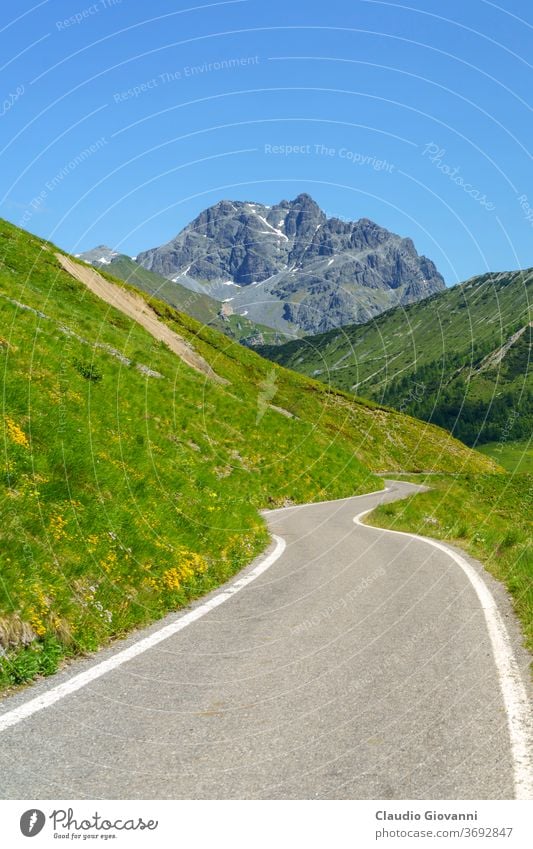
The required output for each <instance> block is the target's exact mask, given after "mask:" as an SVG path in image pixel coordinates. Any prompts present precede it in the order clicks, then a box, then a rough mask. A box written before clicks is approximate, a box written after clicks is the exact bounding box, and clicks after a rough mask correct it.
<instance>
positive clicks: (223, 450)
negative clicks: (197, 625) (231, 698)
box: [0, 221, 496, 686]
mask: <svg viewBox="0 0 533 849" xmlns="http://www.w3.org/2000/svg"><path fill="white" fill-rule="evenodd" d="M151 302H152V303H155V302H154V301H153V299H152V301H151ZM156 306H157V309H158V311H159V313H160V315H161V316H162V317H163V318H164V320H166V321H168V323H169V324H171V325H172V326H173V327H174V328H175V329H176V330H177V331H178V332H179V333H181V334H182V335H183V336H184V337H186V338H188V339H190V340H191V342H192V343H193V345H194V347H195V348H196V349H197V350H198V351H199V352H200V353H201V354H202V355H203V356H204V357H205V358H206V359H207V360H208V361H209V362H210V364H211V365H212V367H213V368H214V370H215V371H216V372H217V373H218V374H219V375H221V376H223V377H225V378H226V379H227V380H228V381H229V383H228V384H227V385H219V384H215V383H213V382H211V381H209V380H206V379H205V378H204V377H203V376H202V375H201V374H199V373H197V372H195V371H193V370H192V369H190V368H189V367H187V366H186V365H185V364H183V363H182V362H181V360H179V359H178V358H177V357H176V356H175V355H173V354H172V353H171V352H170V351H168V349H166V348H165V347H164V346H163V345H161V344H160V343H157V342H155V341H154V340H153V339H152V337H150V336H149V335H148V334H147V333H146V332H145V331H144V330H143V329H142V328H140V327H139V326H138V325H137V324H135V323H134V322H132V321H130V320H128V319H127V318H125V317H124V316H123V315H122V314H121V313H118V312H117V311H115V310H113V309H110V308H108V307H107V305H106V304H104V303H103V302H102V301H100V300H98V299H97V298H96V297H94V296H93V295H92V294H91V293H90V292H89V291H88V290H87V289H86V288H85V287H84V286H83V284H81V283H79V282H77V281H76V280H74V279H73V278H72V277H70V276H69V275H68V274H67V273H66V272H65V271H64V270H63V269H62V268H61V267H60V266H59V264H58V261H57V259H56V258H55V256H54V248H53V246H49V245H48V246H47V245H46V244H45V243H43V242H42V241H40V240H39V239H37V238H35V237H33V236H30V235H29V234H27V233H24V232H23V231H21V230H18V229H17V228H16V227H14V226H12V225H10V224H8V223H6V222H2V221H0V311H1V317H2V325H1V326H2V331H1V332H2V338H1V339H0V357H1V358H2V360H3V363H2V369H3V375H2V389H3V395H2V411H1V419H0V420H1V422H2V425H3V427H2V436H3V442H2V445H3V451H4V457H3V468H2V483H1V487H0V511H1V521H2V528H3V542H2V548H1V551H0V578H1V580H0V655H1V657H0V685H2V686H5V685H9V684H16V683H20V682H22V681H24V680H27V679H29V678H31V677H33V676H35V675H37V674H47V673H50V672H52V671H53V670H54V669H55V668H56V666H57V663H58V662H59V660H60V659H61V658H62V657H64V656H65V655H68V654H74V653H79V652H83V651H87V650H92V649H95V648H96V647H97V646H99V645H102V644H103V643H105V642H106V641H107V640H108V639H110V638H111V637H114V636H117V635H121V634H124V633H125V632H127V631H128V630H129V629H131V628H133V627H135V626H139V625H142V624H144V623H147V622H149V621H151V620H153V619H155V618H157V617H160V616H162V615H163V614H164V613H165V612H167V611H169V610H171V609H175V608H177V607H179V606H180V605H183V604H186V603H187V602H188V601H189V600H190V599H191V598H193V597H195V596H198V595H199V594H202V593H204V592H206V591H207V590H209V589H210V588H212V587H213V586H216V585H217V584H219V583H220V582H221V581H224V580H226V579H227V578H229V577H230V576H231V575H232V574H233V573H234V572H235V571H236V570H238V569H239V568H241V567H242V566H243V565H244V564H245V563H247V562H249V561H250V560H251V559H252V557H253V556H254V555H256V554H257V553H258V552H259V551H261V550H262V549H263V548H264V546H265V545H266V543H267V533H266V530H265V526H264V523H263V520H262V519H261V517H260V516H259V514H258V509H259V508H261V507H265V506H275V505H279V504H283V503H285V502H286V501H294V502H303V501H310V500H318V499H322V498H336V497H341V496H346V495H351V494H356V493H358V492H363V491H368V490H372V489H376V488H379V487H380V485H381V481H380V480H379V479H376V478H375V476H374V475H373V473H372V472H373V471H376V470H380V469H394V468H396V469H398V468H403V469H417V468H423V469H428V468H429V469H441V470H444V469H446V470H452V471H453V470H455V471H460V470H463V471H470V472H480V471H490V470H493V469H495V468H496V467H495V466H494V465H493V464H492V461H490V460H489V459H487V458H484V457H481V455H477V454H475V453H474V452H470V451H469V450H468V449H466V448H465V447H464V446H462V445H461V444H460V443H457V442H455V441H454V440H452V439H451V438H450V437H448V436H447V435H446V434H444V433H443V432H442V431H439V430H438V429H437V428H434V427H431V426H427V425H421V424H420V422H417V421H415V420H412V419H409V418H408V417H405V416H401V415H400V414H398V413H391V412H388V411H386V410H383V409H379V408H376V407H373V406H372V405H371V404H365V403H359V402H355V401H354V400H353V399H349V398H348V397H345V396H343V395H342V394H341V393H337V392H328V391H327V390H326V389H325V388H324V387H323V386H322V385H321V384H319V383H317V382H315V381H311V380H308V379H307V378H304V377H302V376H301V375H298V374H296V373H294V372H288V371H286V370H284V369H282V368H279V367H277V366H274V365H273V364H272V363H269V362H267V361H266V360H263V359H261V358H260V357H259V356H257V355H256V354H255V353H254V352H252V351H250V350H248V349H246V348H243V347H242V346H240V345H238V344H237V343H235V342H232V341H231V340H229V339H227V338H225V337H224V336H222V335H221V334H219V333H217V332H216V331H214V330H211V329H210V328H207V327H202V326H201V325H200V324H198V323H197V322H196V321H194V319H192V318H189V317H188V316H185V315H181V314H179V313H176V312H175V311H174V310H172V309H171V308H170V307H169V306H167V305H165V304H163V303H160V304H156ZM125 358H127V359H126V360H125ZM139 366H140V367H141V369H144V371H145V373H143V372H142V370H139V368H138V367H139ZM147 368H148V369H151V370H152V371H155V372H157V373H159V374H160V375H161V377H156V376H150V375H147V374H146V369H147ZM273 393H274V394H273ZM265 399H267V400H271V401H272V402H273V403H275V404H276V405H278V406H279V407H282V408H284V409H286V410H288V411H290V412H291V413H292V414H293V416H294V417H293V418H288V417H286V416H285V415H282V414H281V413H280V412H278V411H276V410H274V409H271V408H270V407H269V406H268V405H267V403H266V402H265Z"/></svg>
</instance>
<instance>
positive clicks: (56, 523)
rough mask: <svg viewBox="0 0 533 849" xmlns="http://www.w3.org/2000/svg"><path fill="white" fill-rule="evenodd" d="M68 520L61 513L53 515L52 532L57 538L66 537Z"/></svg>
mask: <svg viewBox="0 0 533 849" xmlns="http://www.w3.org/2000/svg"><path fill="white" fill-rule="evenodd" d="M66 524H67V523H66V521H65V519H64V518H63V516H60V515H59V514H58V515H57V516H52V518H51V519H50V533H51V534H52V536H53V538H54V539H55V540H58V541H59V540H60V539H63V537H66V535H67V532H66V530H65V525H66Z"/></svg>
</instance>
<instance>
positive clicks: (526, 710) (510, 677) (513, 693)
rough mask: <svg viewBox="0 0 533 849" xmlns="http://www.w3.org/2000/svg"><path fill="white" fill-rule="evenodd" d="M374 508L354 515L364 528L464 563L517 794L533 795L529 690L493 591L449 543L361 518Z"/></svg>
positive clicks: (532, 726)
mask: <svg viewBox="0 0 533 849" xmlns="http://www.w3.org/2000/svg"><path fill="white" fill-rule="evenodd" d="M372 509H374V508H372ZM372 509H371V510H364V511H363V512H362V513H358V514H357V516H354V518H353V521H354V523H355V524H356V525H361V526H362V527H364V528H370V529H371V530H375V531H378V532H379V533H386V534H399V535H400V536H405V537H410V538H411V539H416V540H419V541H420V542H425V543H426V544H427V545H432V546H433V548H438V549H440V551H443V552H444V553H445V554H447V555H448V556H449V557H451V558H452V560H454V561H455V562H456V563H457V565H458V566H460V567H461V569H462V570H463V572H464V573H465V575H466V576H467V578H468V580H469V581H470V583H471V584H472V587H473V588H474V590H475V592H476V595H477V597H478V599H479V603H480V605H481V609H482V610H483V613H484V616H485V622H486V625H487V631H488V634H489V638H490V642H491V646H492V654H493V657H494V663H495V665H496V670H497V672H498V677H499V680H500V689H501V693H502V697H503V703H504V707H505V713H506V715H507V726H508V729H509V737H510V741H511V756H512V760H513V772H514V786H515V798H516V799H533V748H532V743H533V717H532V715H531V709H530V705H529V698H528V694H527V691H526V688H525V686H524V682H523V680H522V676H521V675H520V670H519V668H518V664H517V662H516V658H515V656H514V652H513V648H512V645H511V641H510V639H509V634H508V632H507V628H506V627H505V623H504V621H503V619H502V617H501V614H500V611H499V610H498V605H497V604H496V601H495V600H494V597H493V595H492V593H491V592H490V590H489V588H488V587H487V585H486V584H485V582H484V581H483V579H482V578H480V576H479V575H478V573H477V572H476V570H475V569H474V568H473V567H472V566H471V565H470V563H468V561H467V560H465V558H464V557H461V555H460V554H457V552H456V551H454V550H453V549H451V548H449V547H448V546H447V545H444V544H443V543H440V542H437V541H436V540H433V539H429V538H428V537H422V536H419V535H418V534H410V533H406V532H405V531H392V530H389V529H388V528H378V527H375V526H373V525H365V524H364V523H363V522H362V521H361V519H362V518H363V516H366V515H367V514H368V513H371V512H372Z"/></svg>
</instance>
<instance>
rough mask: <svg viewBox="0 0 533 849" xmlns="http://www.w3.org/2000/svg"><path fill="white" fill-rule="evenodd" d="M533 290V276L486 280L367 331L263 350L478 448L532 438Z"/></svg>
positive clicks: (383, 319) (390, 315) (395, 313)
mask: <svg viewBox="0 0 533 849" xmlns="http://www.w3.org/2000/svg"><path fill="white" fill-rule="evenodd" d="M532 283H533V269H529V270H526V271H517V272H509V273H500V274H484V275H482V276H480V277H475V278H473V279H472V280H468V281H467V282H466V283H463V284H462V285H460V286H454V287H453V288H452V289H448V290H446V291H444V292H441V293H438V294H437V295H434V296H433V297H432V298H429V299H428V300H425V301H422V302H421V303H418V304H413V305H410V306H407V307H405V308H401V307H398V308H396V309H393V310H390V311H389V312H386V313H384V314H383V315H381V316H379V317H378V318H376V319H374V320H373V321H370V322H368V323H367V324H365V325H363V326H360V327H354V326H352V327H345V328H342V329H341V330H334V331H330V332H329V333H325V334H322V335H319V336H314V337H309V338H306V339H302V340H298V341H294V342H290V343H288V344H286V345H282V346H281V347H279V348H275V347H262V348H260V349H259V350H260V353H262V354H263V355H264V356H267V357H269V358H271V359H272V360H274V361H276V362H278V363H282V364H283V365H286V366H288V367H290V368H294V369H296V370H297V371H300V372H302V373H304V374H308V375H313V376H315V377H318V378H319V379H320V380H322V381H324V382H326V383H328V384H330V385H332V386H337V387H340V388H342V389H344V390H347V391H351V392H354V393H356V394H357V395H362V396H365V397H367V398H372V399H374V400H377V401H379V402H380V403H386V404H389V405H391V406H393V407H396V408H397V409H400V410H402V411H404V412H408V413H410V414H411V415H415V416H418V417H420V418H422V419H425V420H426V421H432V422H434V423H436V424H439V425H442V426H444V427H446V428H448V429H449V430H452V431H453V432H454V434H455V435H456V436H458V437H459V438H460V439H462V440H464V441H465V442H466V443H468V444H474V442H476V440H479V441H480V442H490V441H494V440H499V439H504V440H505V441H508V440H511V439H520V438H524V437H529V435H530V434H531V432H532V429H533V428H532V425H533V377H532V374H533V369H532V366H531V301H532Z"/></svg>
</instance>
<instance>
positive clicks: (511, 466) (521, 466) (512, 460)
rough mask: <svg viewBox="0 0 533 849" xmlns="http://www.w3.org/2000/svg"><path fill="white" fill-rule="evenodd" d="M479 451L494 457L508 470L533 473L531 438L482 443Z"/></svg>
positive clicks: (532, 445)
mask: <svg viewBox="0 0 533 849" xmlns="http://www.w3.org/2000/svg"><path fill="white" fill-rule="evenodd" d="M478 451H481V453H482V454H485V455H486V456H487V457H492V459H493V460H495V461H496V462H497V463H499V465H500V466H503V468H504V469H507V471H508V472H513V473H515V474H529V475H533V444H532V443H531V440H524V441H522V442H488V443H487V444H486V445H480V446H479V448H478Z"/></svg>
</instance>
